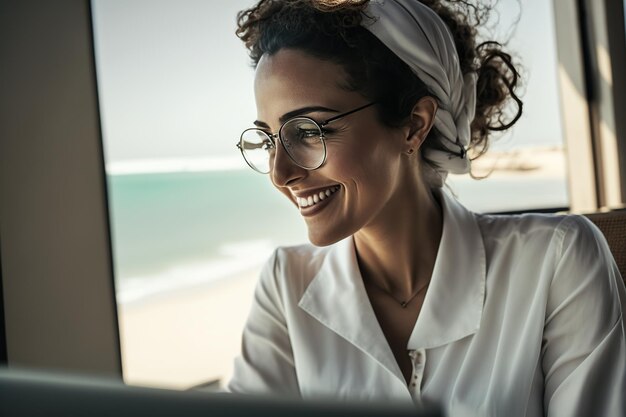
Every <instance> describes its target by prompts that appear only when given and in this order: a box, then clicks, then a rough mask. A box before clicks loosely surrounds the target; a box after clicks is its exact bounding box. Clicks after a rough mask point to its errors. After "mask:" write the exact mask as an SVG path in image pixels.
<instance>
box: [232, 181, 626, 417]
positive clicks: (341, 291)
mask: <svg viewBox="0 0 626 417" xmlns="http://www.w3.org/2000/svg"><path fill="white" fill-rule="evenodd" d="M440 196H441V203H442V209H443V233H442V238H441V242H440V245H439V251H438V253H437V259H436V262H435V267H434V270H433V276H432V279H431V283H430V286H429V288H428V291H427V293H426V296H425V300H424V303H423V306H422V310H421V312H420V314H419V317H418V319H417V322H416V324H415V328H414V329H413V332H412V334H411V337H410V340H409V342H408V345H407V354H408V355H409V356H410V357H411V359H412V362H413V375H412V377H411V382H410V383H409V385H408V386H407V383H406V381H405V379H404V377H403V375H402V372H401V371H400V368H399V366H398V364H397V362H396V360H395V358H394V356H393V353H392V351H391V349H390V347H389V345H388V343H387V341H386V339H385V336H384V334H383V332H382V330H381V328H380V326H379V324H378V321H377V319H376V316H375V314H374V311H373V309H372V306H371V304H370V302H369V299H368V296H367V293H366V291H365V288H364V286H363V282H362V278H361V275H360V273H359V267H358V264H357V261H356V255H355V249H354V243H353V239H352V238H348V239H345V240H343V241H341V242H338V243H336V244H334V245H332V246H329V247H323V248H318V247H314V246H311V245H303V246H297V247H288V248H279V249H278V250H276V252H275V253H274V255H273V256H272V257H271V259H270V260H269V261H268V262H267V264H266V265H265V268H264V269H263V272H262V274H261V278H260V281H259V283H258V286H257V289H256V292H255V297H254V303H253V306H252V310H251V312H250V316H249V319H248V322H247V324H246V327H245V330H244V333H243V344H242V354H241V356H240V357H239V358H238V359H237V360H236V362H235V370H234V376H233V379H232V380H231V381H230V383H229V386H228V390H229V391H231V392H240V393H257V394H258V393H273V394H276V393H283V394H291V395H297V396H301V397H303V398H315V397H321V396H332V397H335V398H341V399H347V400H391V401H399V402H403V401H405V402H408V401H413V402H414V403H417V404H422V403H436V404H439V405H440V406H441V407H443V409H444V410H445V411H446V412H447V413H448V414H449V415H451V416H466V415H468V416H487V415H489V416H492V415H494V416H543V415H546V416H592V415H593V416H626V336H625V332H624V310H625V308H626V291H625V289H624V283H623V281H622V279H621V277H620V274H619V271H618V269H617V266H616V265H615V262H614V260H613V257H612V256H611V253H610V251H609V248H608V246H607V243H606V241H605V239H604V236H603V235H602V234H601V232H600V231H599V230H598V229H597V228H596V227H595V226H594V225H593V224H592V223H591V222H590V221H589V220H587V219H586V218H584V217H581V216H550V215H538V214H524V215H520V216H494V215H480V214H475V213H472V212H470V211H468V210H467V209H466V208H465V207H463V206H462V205H461V204H459V203H458V202H456V201H455V200H454V199H453V198H452V197H450V196H448V195H447V194H446V193H441V194H440Z"/></svg>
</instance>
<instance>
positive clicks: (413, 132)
mask: <svg viewBox="0 0 626 417" xmlns="http://www.w3.org/2000/svg"><path fill="white" fill-rule="evenodd" d="M438 108H439V104H438V103H437V100H436V99H435V98H434V97H431V96H424V97H422V98H421V99H419V101H418V102H417V103H415V106H413V111H412V112H411V120H410V122H409V130H408V135H407V138H406V143H405V147H406V149H405V150H406V152H407V153H408V154H412V153H414V152H416V151H417V150H418V149H419V148H420V147H421V146H422V143H424V140H426V137H427V136H428V133H429V132H430V129H432V127H433V125H434V124H435V114H436V113H437V109H438Z"/></svg>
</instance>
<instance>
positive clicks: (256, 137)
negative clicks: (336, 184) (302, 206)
mask: <svg viewBox="0 0 626 417" xmlns="http://www.w3.org/2000/svg"><path fill="white" fill-rule="evenodd" d="M279 136H280V139H281V141H282V143H283V146H284V149H285V150H286V151H287V154H288V155H289V157H290V158H291V159H292V160H293V161H294V162H295V163H296V164H297V165H299V166H301V167H302V168H306V169H315V168H318V167H319V166H320V165H321V164H322V163H323V162H324V159H325V157H326V145H325V143H324V140H323V139H322V131H321V129H320V127H319V126H318V125H317V123H315V122H314V121H313V120H311V119H308V118H305V117H298V118H295V119H291V120H289V121H287V122H286V123H285V124H284V125H283V126H282V127H281V129H280V133H279ZM240 145H241V149H242V153H243V155H244V158H245V159H246V161H247V162H248V164H249V165H250V166H251V167H252V168H253V169H255V170H257V171H259V172H262V173H268V172H269V170H270V164H269V162H270V156H271V152H274V150H273V149H272V146H271V141H270V138H269V136H268V135H267V133H265V132H263V131H262V130H259V129H248V130H246V131H244V133H243V134H242V135H241V141H240Z"/></svg>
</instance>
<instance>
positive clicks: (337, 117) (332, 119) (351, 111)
mask: <svg viewBox="0 0 626 417" xmlns="http://www.w3.org/2000/svg"><path fill="white" fill-rule="evenodd" d="M374 104H376V102H375V101H372V102H371V103H367V104H365V105H363V106H361V107H357V108H356V109H354V110H350V111H349V112H347V113H342V114H338V115H337V116H334V117H331V118H330V119H328V120H325V121H324V122H323V123H320V127H324V126H326V125H327V124H328V123H330V122H334V121H335V120H337V119H341V118H342V117H346V116H349V115H351V114H352V113H356V112H358V111H360V110H363V109H365V108H367V107H370V106H373V105H374Z"/></svg>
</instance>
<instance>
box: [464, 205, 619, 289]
mask: <svg viewBox="0 0 626 417" xmlns="http://www.w3.org/2000/svg"><path fill="white" fill-rule="evenodd" d="M476 219H477V223H478V225H479V229H480V231H481V234H482V237H483V242H484V245H485V250H486V253H487V258H488V259H489V260H490V262H491V264H492V266H493V264H494V263H498V262H500V263H501V262H504V263H505V264H506V265H507V266H508V267H509V268H510V269H511V270H515V271H517V272H518V273H516V274H513V275H515V276H518V275H521V276H523V279H522V281H524V282H525V283H526V284H528V281H529V280H538V281H536V282H537V284H539V282H543V284H539V287H541V288H544V289H546V290H547V289H549V291H548V293H550V294H551V295H553V296H556V297H557V298H563V297H567V296H568V294H569V293H571V291H572V290H573V288H576V287H578V286H580V285H591V286H596V287H599V289H601V290H603V291H604V292H609V293H611V292H615V291H616V286H618V285H619V284H620V282H619V281H621V278H620V275H619V271H618V269H617V266H616V264H615V261H614V259H613V256H612V254H611V251H610V249H609V246H608V244H607V242H606V239H605V238H604V235H603V234H602V232H601V231H600V230H599V229H598V228H597V227H596V225H594V224H593V223H592V222H591V221H590V220H589V219H587V218H586V217H584V216H580V215H547V214H523V215H513V216H509V215H478V214H477V215H476Z"/></svg>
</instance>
